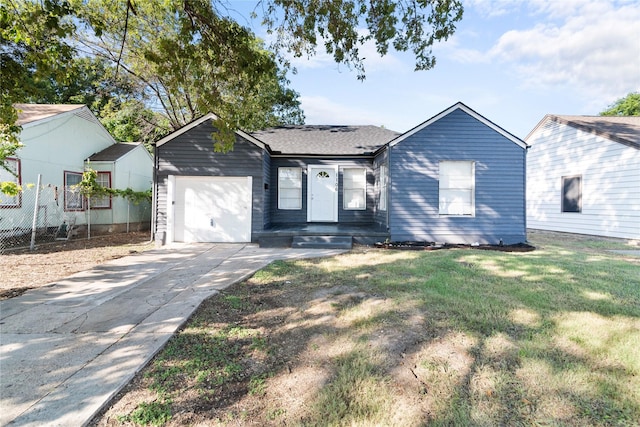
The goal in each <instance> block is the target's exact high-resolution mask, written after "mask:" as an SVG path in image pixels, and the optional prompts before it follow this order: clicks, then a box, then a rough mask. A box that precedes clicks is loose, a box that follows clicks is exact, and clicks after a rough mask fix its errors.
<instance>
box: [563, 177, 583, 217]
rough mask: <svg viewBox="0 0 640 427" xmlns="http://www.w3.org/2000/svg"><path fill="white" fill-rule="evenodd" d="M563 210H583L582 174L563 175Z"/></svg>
mask: <svg viewBox="0 0 640 427" xmlns="http://www.w3.org/2000/svg"><path fill="white" fill-rule="evenodd" d="M562 212H582V175H575V176H563V177H562Z"/></svg>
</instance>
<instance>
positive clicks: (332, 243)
mask: <svg viewBox="0 0 640 427" xmlns="http://www.w3.org/2000/svg"><path fill="white" fill-rule="evenodd" d="M352 245H353V237H351V236H294V237H293V240H292V242H291V247H292V248H309V249H351V247H352Z"/></svg>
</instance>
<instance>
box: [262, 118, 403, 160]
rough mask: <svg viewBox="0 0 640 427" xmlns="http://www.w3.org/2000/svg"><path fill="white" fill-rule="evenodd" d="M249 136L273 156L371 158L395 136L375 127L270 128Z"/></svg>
mask: <svg viewBox="0 0 640 427" xmlns="http://www.w3.org/2000/svg"><path fill="white" fill-rule="evenodd" d="M251 136H253V137H254V138H257V139H259V140H260V141H262V142H264V143H265V144H267V145H268V146H269V148H271V151H272V153H273V154H287V155H318V156H320V155H329V156H332V155H333V156H345V155H367V154H372V153H373V152H375V151H376V150H377V149H378V148H380V147H382V146H383V145H384V144H386V143H387V142H389V141H391V140H392V139H393V138H395V137H396V136H398V133H397V132H394V131H391V130H389V129H385V128H381V127H378V126H350V125H343V126H340V125H331V126H330V125H327V126H325V125H305V126H279V127H274V128H269V129H265V130H261V131H257V132H252V133H251Z"/></svg>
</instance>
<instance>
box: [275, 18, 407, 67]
mask: <svg viewBox="0 0 640 427" xmlns="http://www.w3.org/2000/svg"><path fill="white" fill-rule="evenodd" d="M366 32H367V30H365V29H359V30H358V33H359V34H360V35H364V34H366ZM358 50H359V54H360V57H362V58H364V61H363V62H364V67H365V72H366V73H372V72H378V71H389V70H392V71H396V70H403V69H405V68H406V65H405V64H403V62H402V61H401V60H400V59H399V58H398V57H397V56H396V55H394V51H393V49H392V48H391V49H389V52H388V53H387V54H386V55H385V56H380V54H379V53H378V52H377V51H376V45H375V43H374V42H373V40H369V41H367V42H366V43H365V44H364V45H362V46H360V47H359V48H358ZM285 56H286V57H287V59H288V60H289V61H290V62H291V65H292V66H294V67H296V68H298V69H318V68H338V69H339V68H344V69H348V68H347V66H346V65H343V64H337V63H336V62H335V60H334V59H333V55H331V54H328V53H327V52H326V51H325V50H324V41H323V39H321V38H320V36H318V48H317V51H316V54H315V55H313V56H311V57H307V56H306V55H305V56H302V57H299V58H296V57H294V56H293V55H292V54H291V53H285Z"/></svg>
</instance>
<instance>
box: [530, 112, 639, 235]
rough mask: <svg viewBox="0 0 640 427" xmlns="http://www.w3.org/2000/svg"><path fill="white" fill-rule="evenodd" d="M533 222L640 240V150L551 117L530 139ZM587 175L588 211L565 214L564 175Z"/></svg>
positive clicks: (584, 208)
mask: <svg viewBox="0 0 640 427" xmlns="http://www.w3.org/2000/svg"><path fill="white" fill-rule="evenodd" d="M527 143H528V144H529V145H531V148H530V149H529V153H528V154H527V225H528V227H529V228H532V229H539V230H551V231H561V232H568V233H578V234H589V235H597V236H608V237H617V238H626V239H640V150H638V149H637V148H633V147H630V146H626V145H623V144H621V143H618V142H615V141H611V140H609V139H606V138H603V137H601V136H598V135H595V134H591V133H587V132H584V131H582V130H579V129H576V128H573V127H571V126H568V125H565V124H561V123H556V122H553V121H548V122H546V123H545V124H544V125H543V126H540V127H539V128H538V129H537V130H536V131H534V132H533V133H532V134H531V135H530V136H529V137H528V138H527ZM572 175H581V176H582V212H580V213H563V212H562V207H561V197H562V195H561V180H562V177H563V176H572Z"/></svg>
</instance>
